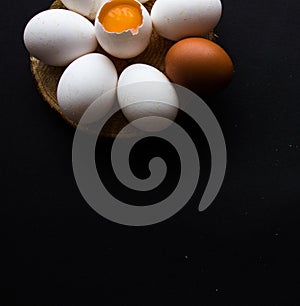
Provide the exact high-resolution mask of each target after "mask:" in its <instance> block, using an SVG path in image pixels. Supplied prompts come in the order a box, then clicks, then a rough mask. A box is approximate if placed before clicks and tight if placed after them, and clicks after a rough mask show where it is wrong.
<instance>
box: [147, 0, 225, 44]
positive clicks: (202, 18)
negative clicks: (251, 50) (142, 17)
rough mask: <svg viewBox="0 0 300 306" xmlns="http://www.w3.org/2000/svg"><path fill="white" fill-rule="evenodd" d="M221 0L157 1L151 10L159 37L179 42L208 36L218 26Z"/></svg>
mask: <svg viewBox="0 0 300 306" xmlns="http://www.w3.org/2000/svg"><path fill="white" fill-rule="evenodd" d="M221 13H222V4H221V1H220V0H187V1H185V0H156V2H155V3H154V5H153V7H152V10H151V18H152V21H153V25H154V27H155V29H156V31H157V32H158V34H159V35H161V36H162V37H165V38H167V39H170V40H173V41H178V40H180V39H182V38H186V37H191V36H202V37H204V36H206V35H208V34H209V32H211V31H212V30H213V29H214V28H215V26H216V25H217V24H218V22H219V20H220V18H221Z"/></svg>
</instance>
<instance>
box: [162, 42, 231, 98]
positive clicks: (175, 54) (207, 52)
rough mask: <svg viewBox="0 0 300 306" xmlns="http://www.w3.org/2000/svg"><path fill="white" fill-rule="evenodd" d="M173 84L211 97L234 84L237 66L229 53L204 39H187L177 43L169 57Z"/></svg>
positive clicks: (167, 67)
mask: <svg viewBox="0 0 300 306" xmlns="http://www.w3.org/2000/svg"><path fill="white" fill-rule="evenodd" d="M165 67H166V75H167V76H168V77H169V78H170V80H171V81H173V82H174V83H177V84H179V85H182V86H185V87H187V88H189V89H191V90H193V91H194V92H196V93H198V94H200V95H202V94H211V93H214V92H217V91H219V90H221V89H223V88H224V87H225V86H226V85H228V83H229V82H230V81H231V79H232V77H233V73H234V66H233V63H232V60H231V58H230V57H229V55H228V54H227V53H226V51H225V50H224V49H223V48H221V47H220V46H219V45H217V44H216V43H214V42H212V41H210V40H207V39H204V38H198V37H195V38H186V39H183V40H181V41H179V42H177V43H176V44H174V45H173V46H172V47H171V48H170V49H169V51H168V52H167V55H166V58H165Z"/></svg>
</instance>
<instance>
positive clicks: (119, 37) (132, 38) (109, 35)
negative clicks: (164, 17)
mask: <svg viewBox="0 0 300 306" xmlns="http://www.w3.org/2000/svg"><path fill="white" fill-rule="evenodd" d="M115 1H116V0H115ZM109 2H111V1H107V2H106V3H105V4H104V5H103V6H102V7H101V8H100V9H99V11H98V12H97V15H96V19H95V32H96V38H97V40H98V42H99V44H100V46H101V47H102V48H103V49H104V50H105V51H106V52H107V53H109V54H111V55H113V56H115V57H117V58H122V59H127V58H132V57H135V56H137V55H139V54H140V53H142V52H143V51H144V50H145V49H146V48H147V46H148V45H149V43H150V38H151V34H152V21H151V17H150V15H149V13H148V11H147V9H146V8H145V7H144V6H143V5H142V4H141V3H140V2H139V1H137V0H135V1H134V2H136V3H138V4H139V7H140V9H141V13H142V18H143V19H142V24H141V25H140V26H139V27H138V30H137V31H136V29H129V30H126V31H123V32H120V33H117V32H108V31H106V30H105V29H104V27H103V25H102V24H101V22H100V21H99V15H100V13H101V11H102V9H103V8H104V6H105V5H106V4H108V3H109ZM119 2H120V4H123V3H130V2H133V1H127V0H121V1H119Z"/></svg>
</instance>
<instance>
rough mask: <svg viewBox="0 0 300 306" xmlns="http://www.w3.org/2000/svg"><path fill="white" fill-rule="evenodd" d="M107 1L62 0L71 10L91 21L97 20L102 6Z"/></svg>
mask: <svg viewBox="0 0 300 306" xmlns="http://www.w3.org/2000/svg"><path fill="white" fill-rule="evenodd" d="M106 1H107V0H61V2H62V3H63V4H64V6H65V7H67V8H68V9H69V10H72V11H74V12H77V13H79V14H81V15H83V16H85V17H87V18H89V19H91V20H94V19H95V16H96V13H97V12H98V10H99V8H100V6H101V5H103V4H104V3H105V2H106Z"/></svg>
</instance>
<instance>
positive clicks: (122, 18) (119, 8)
mask: <svg viewBox="0 0 300 306" xmlns="http://www.w3.org/2000/svg"><path fill="white" fill-rule="evenodd" d="M113 2H114V1H112V3H113ZM118 2H119V1H116V4H115V5H112V6H111V5H110V6H108V7H107V8H106V9H104V10H103V14H100V15H99V21H100V22H101V24H102V25H103V27H104V29H105V30H106V31H108V32H116V33H121V32H123V31H126V30H137V29H138V27H139V26H140V25H141V24H142V13H141V10H140V9H139V8H138V7H136V6H135V5H131V4H128V3H126V2H125V3H123V4H122V3H120V4H118Z"/></svg>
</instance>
